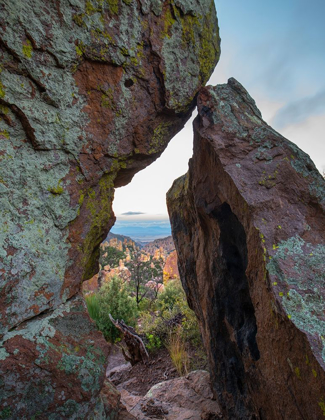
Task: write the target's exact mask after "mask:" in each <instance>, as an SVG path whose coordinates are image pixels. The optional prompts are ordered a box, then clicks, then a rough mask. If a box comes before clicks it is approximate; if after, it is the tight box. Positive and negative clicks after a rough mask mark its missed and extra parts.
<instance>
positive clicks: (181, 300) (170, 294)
mask: <svg viewBox="0 0 325 420" xmlns="http://www.w3.org/2000/svg"><path fill="white" fill-rule="evenodd" d="M157 304H158V307H159V309H160V310H161V311H165V310H169V311H173V309H174V307H175V306H176V307H180V306H184V304H185V305H187V302H186V296H185V292H184V290H183V287H182V283H181V281H180V280H179V279H175V280H170V281H169V282H168V283H167V284H166V286H165V289H164V291H163V292H161V293H160V294H159V295H158V299H157Z"/></svg>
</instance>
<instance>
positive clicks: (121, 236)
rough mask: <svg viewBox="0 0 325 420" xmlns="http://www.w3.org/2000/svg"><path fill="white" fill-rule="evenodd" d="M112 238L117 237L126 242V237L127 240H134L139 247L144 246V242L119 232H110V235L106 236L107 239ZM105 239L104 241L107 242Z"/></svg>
mask: <svg viewBox="0 0 325 420" xmlns="http://www.w3.org/2000/svg"><path fill="white" fill-rule="evenodd" d="M110 239H117V240H118V241H121V242H124V241H125V239H126V241H127V242H134V243H135V245H136V246H138V247H139V248H142V247H143V244H142V243H141V242H137V241H135V240H134V239H133V238H131V237H130V236H126V235H119V234H118V233H112V232H109V233H108V235H107V236H106V239H105V241H109V240H110ZM105 241H103V242H105Z"/></svg>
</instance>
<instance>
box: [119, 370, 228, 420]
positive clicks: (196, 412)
mask: <svg viewBox="0 0 325 420" xmlns="http://www.w3.org/2000/svg"><path fill="white" fill-rule="evenodd" d="M121 399H122V401H123V402H124V404H125V406H126V408H127V409H128V411H129V412H130V413H132V415H134V416H135V417H136V418H137V419H138V420H149V419H156V418H157V419H158V418H161V419H166V420H188V419H193V420H194V419H202V420H218V419H221V418H222V417H221V412H220V407H219V404H218V402H217V401H215V400H214V398H213V394H212V392H211V384H210V375H209V373H208V372H206V371H204V370H196V371H193V372H190V373H189V374H188V375H186V376H184V377H181V378H175V379H170V380H169V381H165V382H160V383H159V384H156V385H154V386H153V387H152V388H151V389H150V390H149V391H148V392H147V394H146V395H145V396H144V397H139V396H133V395H132V394H130V393H128V392H127V391H126V390H121Z"/></svg>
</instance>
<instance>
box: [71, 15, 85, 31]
mask: <svg viewBox="0 0 325 420" xmlns="http://www.w3.org/2000/svg"><path fill="white" fill-rule="evenodd" d="M84 17H85V14H84V13H80V14H78V15H73V16H72V20H73V21H74V22H75V23H76V25H78V26H80V28H82V27H86V24H85V22H84Z"/></svg>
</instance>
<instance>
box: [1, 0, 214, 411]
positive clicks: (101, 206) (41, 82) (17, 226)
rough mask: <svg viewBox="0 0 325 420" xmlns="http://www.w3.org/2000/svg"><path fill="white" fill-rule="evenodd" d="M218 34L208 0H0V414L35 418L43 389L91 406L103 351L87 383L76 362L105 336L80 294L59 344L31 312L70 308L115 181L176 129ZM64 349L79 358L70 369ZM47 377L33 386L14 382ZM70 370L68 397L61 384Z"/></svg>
mask: <svg viewBox="0 0 325 420" xmlns="http://www.w3.org/2000/svg"><path fill="white" fill-rule="evenodd" d="M219 42H220V39H219V35H218V25H217V20H216V15H215V9H214V2H213V1H212V0H195V1H187V0H181V1H178V0H177V1H164V2H163V1H160V0H157V1H149V0H141V1H139V2H136V1H129V0H128V1H126V0H123V1H122V0H105V1H103V0H91V1H85V0H76V1H73V2H68V1H60V0H57V1H55V2H50V1H41V0H37V1H33V2H29V1H23V2H22V1H20V0H14V1H12V0H4V1H1V4H0V140H1V146H0V200H1V203H0V211H1V227H0V238H1V241H0V243H1V246H0V276H1V284H0V286H1V287H0V303H1V305H0V339H1V348H0V374H1V379H0V395H1V398H0V414H1V416H2V417H4V416H5V415H6V416H7V418H15V419H16V418H25V417H26V418H31V417H32V416H34V415H36V413H37V412H38V411H37V410H38V408H37V404H36V403H35V401H38V400H39V398H40V395H42V396H43V395H44V398H43V397H42V398H43V402H42V404H43V405H42V407H41V412H42V415H43V418H49V419H52V418H53V419H54V418H55V419H59V418H67V417H66V416H67V414H65V413H66V411H65V410H68V411H69V410H70V411H69V413H70V412H71V413H72V414H69V416H70V417H69V418H87V416H88V414H89V413H91V412H92V409H93V407H94V406H95V404H97V403H96V401H98V398H99V397H98V396H99V391H100V389H101V386H102V383H103V379H104V374H103V373H104V371H105V366H104V364H105V363H104V360H105V358H106V354H107V350H104V349H103V355H102V358H101V359H100V360H102V359H103V360H102V370H101V372H99V371H98V372H97V371H96V374H95V376H96V378H97V379H96V385H95V384H92V385H89V387H88V388H87V390H83V391H82V390H81V388H80V387H82V383H83V382H82V380H81V379H80V375H81V376H82V375H83V373H81V371H82V372H83V366H84V364H85V365H86V366H88V364H89V366H90V365H91V364H92V363H93V360H92V358H93V356H92V352H91V351H87V350H86V349H87V348H88V344H87V343H88V342H89V343H90V342H94V343H95V342H97V343H98V346H99V348H102V347H103V348H104V346H105V343H104V341H103V339H102V338H101V336H100V335H98V334H96V333H95V332H90V331H92V329H93V326H92V323H91V322H90V320H89V319H88V317H87V315H86V311H85V308H84V306H83V305H81V304H80V305H79V307H78V311H77V312H78V314H80V317H81V318H82V319H83V322H84V328H85V331H86V332H82V331H81V332H80V337H83V338H80V340H81V342H80V340H79V339H77V338H75V339H74V340H75V342H73V343H70V344H71V346H70V345H69V346H70V347H71V348H70V347H69V346H67V347H68V348H67V349H66V348H65V347H64V344H62V346H63V347H62V348H61V350H60V351H59V350H58V347H57V346H58V344H57V343H58V342H57V341H55V342H53V340H56V335H55V334H56V333H55V332H54V331H53V328H54V326H52V327H51V328H50V329H49V328H47V327H46V328H45V327H44V328H45V329H44V328H43V321H42V322H36V319H42V320H43V318H35V317H37V316H42V317H45V318H44V319H45V320H46V319H48V320H49V319H50V317H52V316H53V313H57V312H56V311H60V312H59V313H60V314H61V315H60V318H61V317H63V318H64V317H65V316H67V315H66V313H67V310H66V305H68V306H69V305H70V304H69V301H70V300H71V299H73V298H74V296H76V295H77V294H78V293H79V290H80V283H81V281H82V279H87V278H90V277H91V276H92V275H93V274H95V272H96V271H98V255H99V244H100V242H101V241H102V240H103V239H104V238H105V237H106V235H107V233H108V231H109V229H110V228H111V226H112V225H113V223H114V219H115V218H114V214H113V212H112V208H111V203H112V200H113V195H114V187H116V186H121V185H124V184H126V183H128V182H129V181H130V180H131V179H132V176H133V175H134V174H135V173H136V172H137V171H139V170H140V169H143V168H144V167H145V166H147V165H148V164H150V163H151V162H153V161H154V160H155V159H157V157H158V156H159V155H160V154H161V153H162V152H163V150H164V149H165V147H166V145H167V143H168V141H169V140H170V139H171V138H172V137H173V136H174V135H175V134H176V133H177V132H178V131H179V130H180V129H181V128H182V127H183V125H184V124H185V122H186V121H187V119H188V118H189V116H190V114H191V112H192V109H193V107H194V105H195V97H196V94H197V92H198V91H199V89H200V87H201V86H202V85H204V84H205V83H206V81H207V79H208V78H209V76H210V74H211V72H212V71H213V68H214V66H215V64H216V62H217V60H218V58H219V52H220V51H219ZM71 311H72V313H74V312H75V309H74V308H71V310H70V312H71ZM41 314H44V315H41ZM34 318H35V319H34ZM44 322H45V321H44ZM31 328H32V330H30V329H31ZM69 328H70V327H69ZM69 328H68V327H66V328H65V331H66V334H63V338H62V341H63V343H64V340H65V338H64V337H65V336H69V334H68V331H69ZM25 331H26V332H25ZM58 331H59V332H58V334H59V335H60V334H61V333H60V329H59V330H58ZM44 334H45V335H44ZM48 334H49V335H48ZM53 334H54V335H53ZM52 335H53V336H52ZM43 341H44V343H43ZM13 343H15V345H13ZM73 346H74V347H73ZM74 348H78V349H79V350H78V351H77V350H76V352H77V354H76V355H75V354H74V353H73V351H74V350H73V349H74ZM52 351H54V352H55V354H56V356H55V357H54V356H53V358H52V357H51V352H52ZM79 351H80V360H79V359H78V357H79V356H78V354H79V353H78V352H79ZM49 352H50V353H49ZM65 352H67V354H68V355H69V360H70V359H71V360H72V359H73V360H74V361H75V362H73V361H71V360H70V361H69V367H68V368H67V369H68V370H69V372H67V371H66V370H65V368H64V367H62V363H63V362H61V358H64V357H65V354H66V353H65ZM47 355H48V356H47ZM67 357H68V356H67ZM25 358H26V361H25V362H24V360H25ZM18 360H19V361H18ZM27 360H28V362H27ZM94 363H95V362H94ZM96 363H97V362H96ZM96 363H95V365H96ZM12 366H15V368H14V372H15V373H14V374H13V375H14V377H13V376H10V375H8V372H9V371H11V367H12ZM18 366H19V369H18ZM96 366H97V365H96ZM87 369H88V368H87ZM87 369H86V370H87ZM89 369H90V368H89ZM89 369H88V370H89ZM94 369H95V368H94ZM96 369H97V368H96ZM96 369H95V370H96ZM43 370H44V371H43ZM89 371H91V369H90V370H89ZM67 375H70V376H69V379H67ZM43 376H44V380H43V382H42V379H40V380H39V383H38V384H37V386H36V385H35V387H36V388H37V398H36V396H35V395H34V394H33V393H29V392H27V391H26V392H25V393H24V392H23V391H22V390H23V389H27V388H26V386H25V384H32V383H34V382H33V381H34V379H35V378H36V377H39V378H43ZM72 376H73V378H72ZM35 380H37V378H36V379H35ZM65 381H66V386H67V387H68V386H69V383H73V384H74V387H75V390H74V391H75V395H76V396H75V397H73V395H72V394H71V395H70V392H68V391H66V392H64V394H62V388H61V385H60V384H61V383H62V384H63V383H64V382H65ZM78 381H79V382H78ZM80 381H81V382H80ZM78 383H79V385H77V384H78ZM48 384H50V385H48ZM49 386H50V387H52V388H51V390H50V389H49V388H48V387H49ZM36 388H35V389H36ZM77 395H82V397H80V398H79V396H77ZM19 396H20V397H21V403H19V404H18V403H17V401H18V399H19ZM68 401H69V402H68ZM64 407H68V408H67V409H66V408H64ZM1 410H2V411H1ZM3 410H4V411H3ZM97 417H98V416H97ZM38 418H41V417H38Z"/></svg>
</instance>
